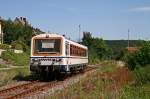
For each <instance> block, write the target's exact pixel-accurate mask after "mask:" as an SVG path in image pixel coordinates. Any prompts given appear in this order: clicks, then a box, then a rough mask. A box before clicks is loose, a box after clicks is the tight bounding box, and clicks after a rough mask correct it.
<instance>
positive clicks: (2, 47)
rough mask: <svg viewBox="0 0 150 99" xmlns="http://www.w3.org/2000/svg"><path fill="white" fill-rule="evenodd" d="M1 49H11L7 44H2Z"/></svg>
mask: <svg viewBox="0 0 150 99" xmlns="http://www.w3.org/2000/svg"><path fill="white" fill-rule="evenodd" d="M0 49H10V46H9V45H7V44H0Z"/></svg>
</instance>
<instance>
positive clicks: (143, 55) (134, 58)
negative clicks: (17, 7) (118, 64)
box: [125, 41, 150, 70]
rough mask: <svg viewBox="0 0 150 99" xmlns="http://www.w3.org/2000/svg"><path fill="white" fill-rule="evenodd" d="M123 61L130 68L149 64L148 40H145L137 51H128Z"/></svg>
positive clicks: (149, 49)
mask: <svg viewBox="0 0 150 99" xmlns="http://www.w3.org/2000/svg"><path fill="white" fill-rule="evenodd" d="M125 62H126V64H127V67H128V68H129V69H130V70H134V69H135V68H140V67H144V66H146V65H149V64H150V41H148V42H145V43H144V44H143V46H142V47H141V48H140V50H139V51H136V52H134V53H129V54H128V55H127V56H126V59H125Z"/></svg>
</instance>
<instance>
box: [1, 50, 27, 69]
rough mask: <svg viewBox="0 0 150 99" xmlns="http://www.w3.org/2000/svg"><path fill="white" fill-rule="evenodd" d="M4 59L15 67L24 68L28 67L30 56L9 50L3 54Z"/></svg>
mask: <svg viewBox="0 0 150 99" xmlns="http://www.w3.org/2000/svg"><path fill="white" fill-rule="evenodd" d="M1 57H2V59H4V60H6V61H8V62H10V63H11V64H13V65H17V66H22V65H23V66H24V65H28V63H29V55H28V54H26V53H19V54H18V53H14V52H13V51H11V50H7V51H5V52H2V55H1Z"/></svg>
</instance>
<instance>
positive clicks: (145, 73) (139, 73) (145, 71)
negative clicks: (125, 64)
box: [133, 65, 150, 84]
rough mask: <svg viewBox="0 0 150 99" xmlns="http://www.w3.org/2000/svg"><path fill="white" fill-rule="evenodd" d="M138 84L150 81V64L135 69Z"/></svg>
mask: <svg viewBox="0 0 150 99" xmlns="http://www.w3.org/2000/svg"><path fill="white" fill-rule="evenodd" d="M133 73H134V76H135V81H136V83H137V84H146V83H149V82H150V65H148V66H145V67H142V68H139V69H136V70H134V71H133Z"/></svg>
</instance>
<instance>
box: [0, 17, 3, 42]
mask: <svg viewBox="0 0 150 99" xmlns="http://www.w3.org/2000/svg"><path fill="white" fill-rule="evenodd" d="M0 44H3V31H2V20H1V19H0Z"/></svg>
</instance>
